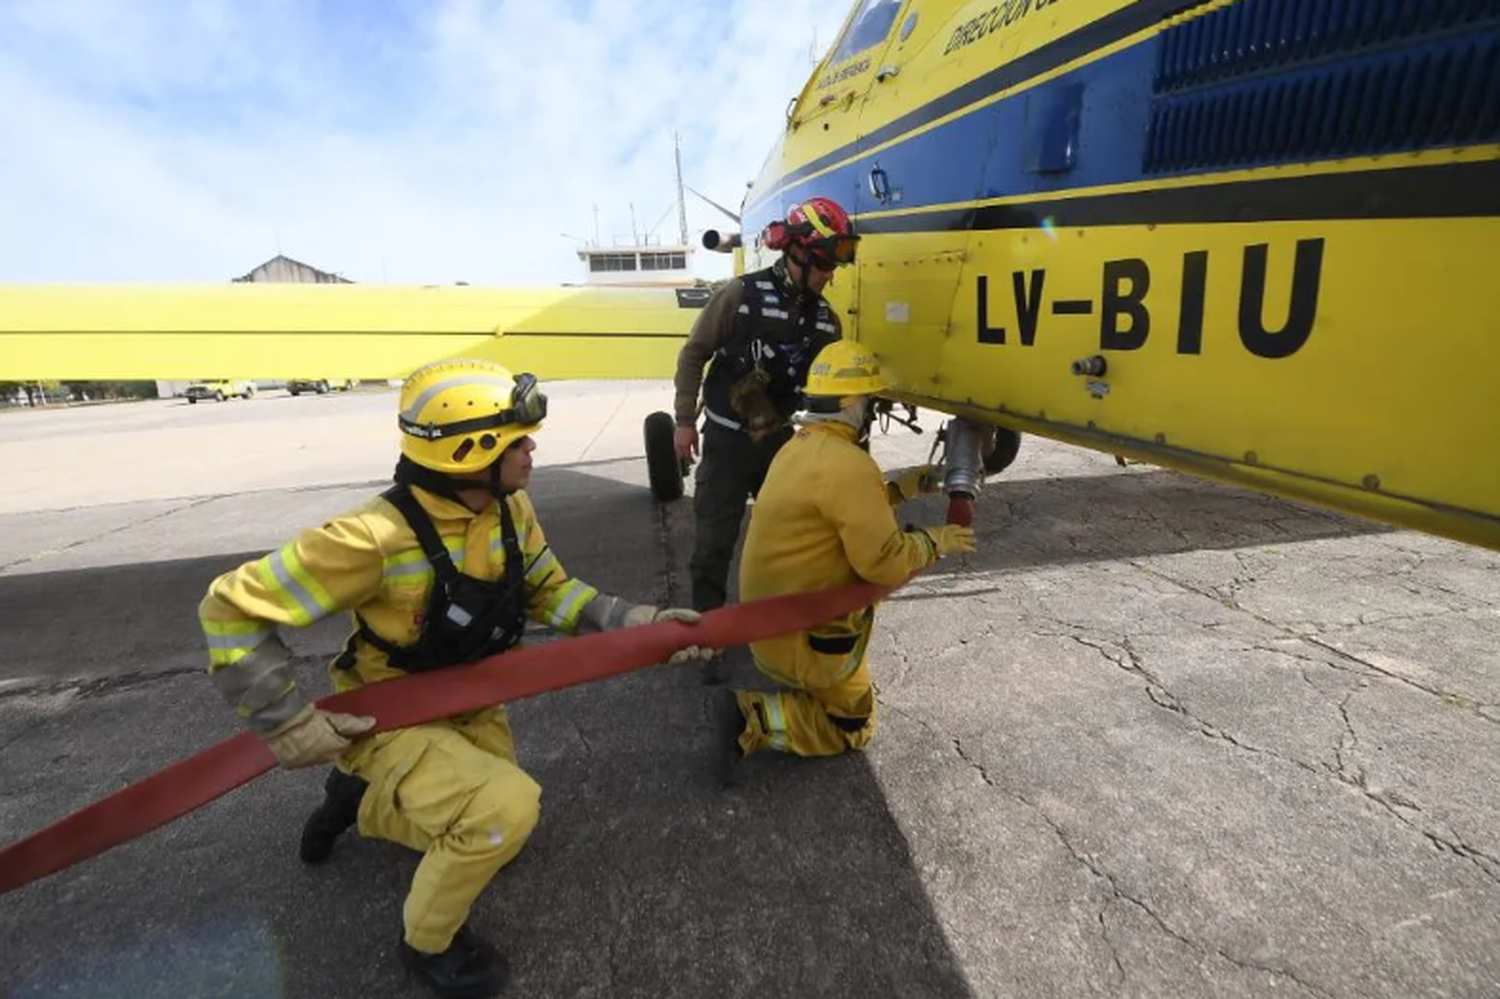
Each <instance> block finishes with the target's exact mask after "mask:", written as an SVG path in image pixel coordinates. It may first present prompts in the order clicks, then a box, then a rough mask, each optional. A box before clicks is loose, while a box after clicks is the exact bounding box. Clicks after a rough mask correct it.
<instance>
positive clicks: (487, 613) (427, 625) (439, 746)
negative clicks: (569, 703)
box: [199, 359, 710, 996]
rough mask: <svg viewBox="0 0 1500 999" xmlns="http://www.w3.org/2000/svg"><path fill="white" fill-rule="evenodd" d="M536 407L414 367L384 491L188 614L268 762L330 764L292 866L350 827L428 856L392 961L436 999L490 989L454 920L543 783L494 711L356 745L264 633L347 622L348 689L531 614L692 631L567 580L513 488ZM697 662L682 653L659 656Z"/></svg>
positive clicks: (506, 854) (237, 574)
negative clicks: (519, 756) (335, 618)
mask: <svg viewBox="0 0 1500 999" xmlns="http://www.w3.org/2000/svg"><path fill="white" fill-rule="evenodd" d="M546 414H547V399H546V396H545V395H543V394H542V392H541V391H540V390H539V388H538V385H537V381H536V379H535V378H534V377H532V376H531V375H526V374H522V375H518V376H516V377H512V376H511V373H510V372H509V371H507V370H506V369H505V368H503V367H501V366H499V365H497V364H493V363H490V362H487V361H479V360H463V359H461V360H447V361H440V362H437V363H434V364H430V365H428V366H426V367H423V368H421V369H419V370H418V371H416V372H414V373H413V374H412V375H411V376H410V377H409V378H408V379H407V380H406V382H405V384H404V385H403V387H402V389H401V396H400V416H399V419H398V424H399V427H400V431H401V457H400V459H399V461H398V462H397V465H396V472H395V477H394V478H395V484H394V485H393V486H391V488H389V489H387V490H386V491H385V492H383V493H381V494H380V495H379V496H378V497H374V498H372V499H371V500H369V501H368V502H366V503H365V504H364V505H362V506H360V507H358V508H356V509H353V510H351V511H349V512H347V513H344V514H342V515H340V516H337V517H334V518H333V519H332V520H330V521H328V522H327V523H325V524H324V525H323V526H322V527H317V528H312V529H309V530H305V531H303V532H301V533H300V534H299V535H298V536H297V537H296V538H295V539H293V540H292V541H290V542H289V543H288V544H286V545H285V546H283V547H282V548H280V549H279V550H277V551H274V552H272V553H270V554H269V555H266V556H265V557H264V558H260V559H257V560H255V561H252V562H247V563H246V564H244V565H242V566H240V567H239V568H238V569H235V570H233V571H232V572H228V573H225V574H224V575H222V576H220V577H219V578H217V579H215V580H214V581H213V583H212V584H211V585H210V586H209V589H208V594H207V596H206V597H205V598H204V599H203V601H202V604H201V605H200V607H199V617H200V620H201V623H202V626H203V631H204V633H205V635H206V636H207V640H208V647H209V672H210V674H211V677H212V680H213V683H214V685H215V686H216V687H217V688H218V689H219V690H220V692H221V693H222V694H223V695H224V697H225V699H226V700H227V701H228V702H229V703H230V705H232V706H233V708H234V709H235V711H236V712H237V713H238V714H239V716H240V717H241V718H242V719H243V720H244V722H245V723H246V724H247V725H248V726H249V727H250V728H251V729H252V730H253V731H255V732H256V733H257V734H258V735H260V737H261V738H263V739H264V740H265V741H266V743H267V744H268V745H269V747H270V749H271V751H272V752H273V753H275V755H276V758H277V760H278V761H279V763H280V765H281V766H283V767H288V768H297V767H306V766H312V765H316V764H320V763H326V762H330V761H332V762H335V763H336V768H335V769H334V770H333V771H332V772H331V773H330V774H329V777H328V780H327V782H326V784H325V788H326V791H327V797H326V799H325V801H324V802H323V804H322V805H321V806H320V807H319V808H318V809H317V810H316V811H315V812H314V813H313V815H312V817H311V818H310V819H309V820H308V822H307V825H306V827H305V828H304V830H303V838H302V856H303V859H304V860H307V861H318V860H322V859H324V858H326V857H327V856H328V855H329V853H330V851H331V850H332V848H333V841H334V839H335V838H336V837H337V836H338V835H339V834H340V833H341V832H342V831H343V830H344V829H345V828H347V827H348V826H349V825H351V824H352V823H354V822H356V821H357V822H358V824H359V831H360V833H362V834H363V835H365V836H369V837H375V838H379V839H386V840H391V841H393V842H396V843H401V844H403V845H405V846H408V847H411V848H412V849H414V850H418V851H420V852H421V853H422V854H423V858H422V861H421V863H420V864H418V866H417V869H416V873H415V875H414V876H413V878H412V883H411V888H410V891H409V893H408V894H407V897H406V904H405V908H404V922H405V933H404V935H403V938H402V940H401V943H400V952H401V956H402V959H403V961H404V962H405V963H406V964H407V966H408V967H409V968H410V969H411V970H412V971H414V972H415V973H416V974H417V975H418V976H419V977H420V978H422V979H423V980H425V981H426V982H427V983H428V984H429V985H431V986H432V987H433V988H434V989H435V990H436V991H437V992H438V993H439V994H441V995H466V996H467V995H476V996H477V995H493V994H495V993H496V992H498V991H499V989H500V987H501V986H502V985H503V983H504V980H505V977H506V965H505V962H504V959H503V958H502V957H501V956H500V955H499V954H498V953H497V952H496V950H495V949H494V948H493V947H491V946H490V945H489V944H487V943H484V942H483V941H481V940H480V939H479V938H478V937H477V936H476V935H475V934H474V933H473V932H471V931H470V929H469V928H468V925H467V919H468V916H469V909H470V906H471V905H472V904H473V902H474V900H475V898H476V897H477V896H478V895H479V892H480V891H481V890H482V889H483V888H484V886H485V885H486V884H487V883H488V882H489V880H490V879H491V878H492V877H493V876H494V875H495V874H496V872H498V871H499V870H500V868H501V867H504V866H505V865H506V864H507V863H509V862H510V861H511V860H512V859H513V858H514V857H515V856H516V855H517V854H518V853H519V852H520V850H521V847H522V846H523V845H524V844H525V842H526V839H527V837H528V835H529V834H530V833H531V830H532V828H533V827H534V826H535V825H536V823H537V820H538V818H539V816H540V797H541V788H540V787H539V786H538V784H537V783H536V781H534V780H533V779H532V778H531V777H530V776H529V775H528V774H527V773H526V772H525V771H524V770H522V769H521V767H520V766H519V764H518V763H517V760H516V750H515V744H514V742H513V740H512V737H511V730H510V722H509V720H508V718H507V715H506V710H505V707H504V705H495V706H493V707H489V708H485V709H482V710H480V711H476V712H474V713H472V714H467V715H461V716H456V717H453V718H448V719H444V720H441V721H436V722H431V723H427V724H422V725H415V726H412V727H410V728H404V729H397V730H392V731H387V732H381V733H379V734H376V735H373V736H369V737H367V738H364V739H360V740H358V741H355V737H357V736H359V735H361V734H362V733H364V732H366V731H367V730H368V729H369V728H370V727H371V726H373V725H374V723H375V720H374V719H373V718H367V717H357V716H353V715H347V714H338V713H331V712H326V711H323V710H321V709H319V708H317V707H315V706H313V705H312V703H311V702H310V701H309V699H308V697H307V696H306V695H305V694H303V692H302V691H301V690H300V689H299V688H298V686H297V684H296V683H295V682H294V681H293V677H292V670H291V663H290V655H289V652H288V649H287V647H286V645H285V644H284V643H283V642H282V640H281V638H280V636H279V635H278V634H277V626H278V625H296V626H302V625H308V624H311V623H313V622H314V621H317V620H319V619H321V618H324V617H327V616H328V615H330V614H334V613H337V612H340V611H346V610H347V611H351V612H352V618H353V620H352V622H351V623H352V625H353V628H354V630H353V632H352V633H351V634H350V636H349V638H348V639H347V641H346V642H345V644H344V648H343V651H342V652H341V654H340V655H339V656H338V657H337V658H336V659H335V660H334V662H333V664H332V666H331V670H330V671H331V673H332V677H333V685H334V687H335V689H336V690H339V691H346V690H351V689H353V688H356V687H360V686H363V685H365V684H370V683H379V682H381V681H383V680H389V679H393V678H395V677H399V676H401V675H403V674H406V673H412V672H422V671H427V670H440V669H443V668H444V667H449V666H454V665H458V664H463V663H469V662H473V661H475V660H477V659H480V658H483V657H485V656H490V655H494V654H496V653H501V652H504V651H506V650H507V649H510V648H513V647H515V646H516V644H517V643H518V642H519V641H520V639H521V634H522V629H523V628H524V626H525V622H526V619H527V618H530V619H531V620H533V621H537V622H541V623H545V624H548V625H551V626H552V627H554V628H557V629H559V630H561V631H563V632H567V633H578V632H584V631H604V630H609V629H614V628H619V627H625V626H631V625H638V624H647V623H650V622H653V621H662V620H677V621H684V622H689V623H693V622H696V621H697V620H698V613H697V612H696V611H692V610H680V609H667V610H659V609H658V608H656V607H653V606H648V605H633V604H630V603H628V602H626V601H625V600H623V599H621V598H619V597H615V596H608V595H606V594H602V593H600V592H599V591H598V590H597V589H595V588H594V587H592V586H589V585H588V584H586V583H584V582H582V581H580V580H577V579H571V578H569V576H568V574H567V573H566V572H565V571H564V570H563V567H562V564H561V563H560V562H559V561H558V558H557V556H556V554H554V553H553V551H552V550H551V549H550V548H549V547H548V544H547V539H546V536H545V535H544V534H543V532H542V527H541V524H540V523H539V522H538V521H537V516H536V512H535V510H534V509H533V508H532V505H531V500H530V499H529V498H528V497H527V495H526V493H525V491H524V490H525V487H526V485H527V484H528V482H529V480H530V477H531V467H532V460H531V453H532V452H533V451H534V450H535V449H536V442H535V441H534V440H533V439H532V437H531V434H533V433H535V432H536V431H537V430H538V429H540V427H541V423H542V420H543V418H544V417H545V416H546ZM709 654H710V653H709V651H708V650H704V649H699V648H698V647H696V646H690V647H688V648H686V649H683V650H681V651H679V652H677V653H674V655H673V656H672V658H671V659H670V660H669V661H670V662H685V661H702V660H703V659H704V658H707V656H708V655H709Z"/></svg>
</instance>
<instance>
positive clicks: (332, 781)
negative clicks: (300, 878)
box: [299, 767, 370, 864]
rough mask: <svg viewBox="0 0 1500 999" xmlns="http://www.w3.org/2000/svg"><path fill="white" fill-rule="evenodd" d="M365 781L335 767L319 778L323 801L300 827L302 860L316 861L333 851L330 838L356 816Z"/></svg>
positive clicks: (326, 856) (357, 815)
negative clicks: (321, 778) (321, 785)
mask: <svg viewBox="0 0 1500 999" xmlns="http://www.w3.org/2000/svg"><path fill="white" fill-rule="evenodd" d="M369 786H370V785H369V783H368V782H366V781H365V780H364V779H363V778H361V777H355V776H353V775H352V774H346V773H344V772H343V771H342V770H340V769H339V768H338V767H334V768H333V769H332V770H330V771H329V772H328V779H327V780H325V781H324V782H323V792H324V794H323V803H322V804H321V805H319V806H318V807H317V808H316V809H315V810H314V811H313V813H312V814H311V815H309V816H308V817H307V823H306V824H305V825H303V827H302V848H301V850H300V851H299V852H300V853H301V856H302V861H303V863H307V864H320V863H322V862H323V861H325V860H327V859H328V858H329V856H330V855H332V853H333V841H334V840H336V839H338V838H339V834H340V833H342V832H343V831H344V830H345V829H348V828H349V827H350V826H352V825H354V823H355V821H356V820H357V819H358V818H359V802H360V799H361V798H363V797H364V796H365V788H367V787H369Z"/></svg>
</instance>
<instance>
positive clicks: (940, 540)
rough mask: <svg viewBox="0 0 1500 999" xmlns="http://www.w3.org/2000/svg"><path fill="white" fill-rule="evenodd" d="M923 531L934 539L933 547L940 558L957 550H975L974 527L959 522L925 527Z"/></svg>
mask: <svg viewBox="0 0 1500 999" xmlns="http://www.w3.org/2000/svg"><path fill="white" fill-rule="evenodd" d="M922 531H923V532H924V533H925V534H926V535H927V536H928V537H929V538H931V539H932V547H933V549H934V550H935V551H936V552H937V556H938V558H942V557H943V556H944V555H952V554H954V553H955V552H971V551H974V528H972V527H963V526H961V525H959V524H943V525H941V526H939V527H924V528H922Z"/></svg>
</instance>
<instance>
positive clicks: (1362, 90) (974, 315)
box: [0, 0, 1500, 550]
mask: <svg viewBox="0 0 1500 999" xmlns="http://www.w3.org/2000/svg"><path fill="white" fill-rule="evenodd" d="M815 194H818V195H824V196H827V197H831V198H833V199H835V200H837V201H839V202H840V203H841V204H842V205H843V206H844V207H845V208H847V209H849V210H850V212H851V214H853V216H854V217H855V224H856V228H857V230H858V231H859V233H860V234H861V236H862V239H861V242H860V245H859V253H858V259H857V261H856V263H855V264H854V265H853V266H852V267H850V268H847V269H846V271H845V272H843V273H841V274H840V276H839V279H838V281H837V282H836V283H835V284H834V285H833V286H832V288H831V292H830V298H831V299H833V300H834V302H835V305H836V306H837V307H839V308H840V309H841V310H842V311H843V312H844V314H845V322H844V325H845V330H846V335H848V336H851V337H855V338H858V339H859V340H861V341H864V342H866V343H868V344H870V345H871V346H872V347H873V348H874V349H875V350H876V351H877V353H878V354H879V355H880V356H881V358H882V360H883V362H884V363H885V364H886V365H887V366H888V367H889V369H890V370H891V371H892V372H893V373H894V375H895V376H896V379H897V389H896V391H895V393H894V396H895V398H896V399H897V400H898V401H899V402H900V403H904V404H907V405H910V406H916V407H921V408H924V409H930V410H933V411H936V412H939V413H943V414H947V415H948V416H950V417H951V419H950V420H949V422H948V423H947V426H946V427H945V428H944V431H943V435H944V439H945V444H946V448H945V455H944V462H945V465H946V470H947V476H948V478H947V483H948V486H949V489H950V491H952V492H953V493H955V494H958V495H973V494H975V493H977V492H978V491H979V489H980V483H981V480H982V478H983V475H984V473H985V472H986V471H995V470H998V469H999V468H1002V467H1004V465H1005V464H1007V463H1008V462H1009V461H1010V459H1011V458H1012V457H1013V456H1014V454H1015V445H1016V444H1017V443H1018V441H1019V434H1020V433H1021V432H1028V433H1034V434H1039V435H1043V436H1047V437H1052V438H1056V439H1059V440H1062V441H1067V442H1070V443H1073V444H1076V445H1080V446H1083V447H1087V448H1093V449H1097V450H1101V451H1104V452H1106V453H1110V454H1116V455H1123V456H1127V457H1135V458H1138V459H1140V460H1142V461H1147V462H1151V463H1153V464H1157V465H1161V466H1165V467H1170V468H1174V469H1178V470H1181V471H1183V472H1187V473H1190V474H1193V475H1199V476H1205V477H1209V478H1213V479H1218V480H1221V481H1226V482H1229V483H1233V484H1236V485H1240V486H1246V487H1249V488H1252V489H1257V490H1262V491H1265V492H1270V493H1276V494H1279V495H1283V496H1287V497H1290V498H1294V499H1298V500H1303V501H1308V502H1313V503H1317V504H1321V505H1324V506H1327V507H1330V508H1333V509H1336V510H1340V511H1343V512H1347V513H1351V514H1355V515H1359V516H1363V517H1368V518H1372V519H1375V520H1378V521H1382V522H1385V523H1389V524H1392V525H1397V526H1401V527H1407V528H1412V529H1416V530H1420V531H1425V532H1429V533H1432V534H1435V535H1440V536H1444V537H1448V538H1453V539H1457V540H1460V541H1464V542H1468V543H1471V544H1476V545H1481V546H1484V547H1487V548H1491V549H1495V550H1500V461H1497V460H1496V459H1495V455H1496V454H1500V406H1497V404H1496V403H1495V402H1494V401H1493V400H1494V399H1495V393H1494V391H1493V389H1492V385H1491V382H1492V379H1493V377H1494V375H1493V372H1495V371H1496V370H1497V369H1500V5H1497V3H1496V2H1495V0H1196V2H1195V0H974V2H960V0H946V2H944V0H857V2H856V3H854V4H853V6H852V9H851V10H850V12H849V14H848V16H847V18H846V20H845V23H844V26H843V30H842V32H841V34H840V36H839V37H838V39H837V41H835V43H834V44H833V45H832V46H831V48H830V50H829V52H828V54H827V55H826V57H825V58H824V60H823V61H822V63H821V64H820V65H819V66H818V67H817V69H816V70H815V71H814V72H813V74H812V75H811V76H810V77H809V79H808V80H807V83H806V85H805V86H804V87H803V89H802V91H801V93H800V94H799V95H798V96H797V97H796V98H795V99H794V100H793V101H792V103H791V105H790V107H789V108H788V114H787V119H786V126H785V130H784V131H783V133H782V135H781V136H780V137H779V138H778V139H777V140H776V142H775V144H774V146H773V147H772V149H771V151H770V154H769V156H768V157H767V159H766V162H765V165H764V167H763V169H762V170H761V173H760V175H759V177H758V178H757V179H756V180H755V181H754V183H753V184H752V186H751V188H750V189H749V191H748V193H747V195H746V197H745V200H744V202H743V204H742V205H741V207H740V211H739V213H738V214H739V225H738V227H737V230H736V231H734V232H728V233H717V232H710V233H707V234H705V237H704V244H705V246H708V247H709V248H711V249H722V250H726V251H729V252H733V253H735V254H736V257H737V259H736V269H737V270H746V269H754V268H756V267H758V266H763V265H764V264H765V263H767V262H768V261H769V259H770V255H769V254H768V253H767V252H766V251H765V249H764V248H763V247H761V246H760V245H759V244H758V241H757V240H758V236H759V234H760V233H761V232H762V231H763V230H764V227H765V226H766V224H767V223H769V222H771V221H773V220H775V219H777V218H780V217H782V215H783V214H784V212H785V211H786V209H787V207H788V206H789V205H791V204H795V203H796V202H798V201H800V200H803V199H805V198H806V197H809V196H811V195H815ZM694 304H696V305H701V304H702V302H701V299H700V300H697V301H696V303H695V302H692V301H678V300H677V298H676V296H675V295H674V294H673V293H672V292H670V291H664V290H654V291H653V290H631V291H626V290H623V289H622V290H613V289H611V290H602V289H557V290H538V291H531V292H513V291H497V290H487V289H482V288H420V289H387V288H366V287H362V286H358V285H343V286H314V287H306V288H302V287H298V288H291V287H277V286H270V285H259V286H254V285H238V286H229V287H223V288H218V287H215V288H192V289H181V288H167V289H150V288H146V289H133V288H126V289H100V288H67V287H56V288H50V289H41V288H10V289H0V356H3V357H4V358H5V361H4V362H0V363H3V365H4V367H5V368H6V369H7V371H8V372H11V373H10V374H9V377H41V376H43V375H46V376H48V377H58V376H59V375H63V376H68V377H85V375H84V374H83V373H82V371H83V368H81V367H80V365H81V364H83V363H84V362H83V359H85V358H90V357H96V358H103V359H107V362H106V361H104V360H101V361H100V362H99V365H98V366H97V367H92V368H89V369H88V370H89V371H90V372H91V373H97V374H98V375H99V376H103V375H104V374H105V369H106V368H107V369H108V372H107V373H108V375H109V377H130V376H132V375H134V376H136V377H171V376H173V375H178V374H180V375H184V376H191V375H196V374H197V373H199V372H202V371H206V370H213V371H236V372H243V373H244V374H246V375H252V374H255V373H256V371H255V366H256V364H257V363H259V362H260V361H261V360H265V361H267V362H268V363H269V360H270V359H274V360H275V361H276V362H277V367H278V370H277V372H275V374H281V373H283V369H285V368H287V367H289V366H291V367H295V368H296V369H298V370H335V369H337V370H339V371H348V372H349V373H350V374H351V375H357V376H367V377H376V376H380V377H393V376H396V375H398V374H401V373H404V372H405V371H407V370H410V369H411V368H412V367H414V366H415V365H416V364H417V363H420V362H421V361H425V360H427V359H430V358H432V357H435V356H443V355H450V354H456V353H474V352H479V353H484V354H487V355H489V356H495V357H498V358H500V359H502V360H504V361H505V362H506V363H509V364H512V365H517V366H520V367H524V368H529V369H531V370H535V371H537V372H538V373H539V374H541V375H543V376H544V377H554V378H555V377H610V376H614V377H621V376H623V377H667V376H669V375H670V373H671V372H672V370H673V361H674V359H675V356H676V351H677V348H678V346H679V345H680V340H681V338H682V337H683V336H685V335H686V333H687V331H688V329H689V328H690V326H691V322H692V319H693V317H694V316H695V315H696V309H695V308H694V307H693V305H694ZM351 336H352V337H357V338H358V342H359V352H360V354H361V355H362V356H361V359H360V363H359V364H358V365H357V366H356V367H353V368H351V367H350V361H349V358H350V350H349V338H350V337H351ZM575 347H582V348H584V349H582V350H576V349H572V348H575ZM293 361H295V364H292V363H291V362H293ZM246 365H249V366H248V367H247V366H246ZM661 418H664V414H662V417H661ZM661 418H658V417H653V420H656V423H655V424H653V423H652V421H651V420H648V426H647V457H648V462H650V463H651V465H652V481H653V488H654V489H655V490H656V491H657V494H658V495H659V496H662V497H663V498H670V496H672V495H674V494H675V495H680V486H681V482H680V478H677V476H678V474H679V473H678V471H677V470H676V468H675V463H674V462H672V460H671V457H670V452H669V450H665V449H664V445H663V433H662V431H663V430H664V427H663V425H662V424H661ZM653 430H655V431H656V432H655V433H654V434H653ZM664 469H667V470H669V471H664Z"/></svg>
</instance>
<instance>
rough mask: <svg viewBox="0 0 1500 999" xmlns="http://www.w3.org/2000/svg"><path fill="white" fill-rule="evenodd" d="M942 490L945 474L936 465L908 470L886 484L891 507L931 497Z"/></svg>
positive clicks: (920, 466) (887, 497)
mask: <svg viewBox="0 0 1500 999" xmlns="http://www.w3.org/2000/svg"><path fill="white" fill-rule="evenodd" d="M942 489H943V472H942V469H940V468H938V467H937V466H936V465H919V466H917V467H916V468H908V469H906V470H905V471H902V472H900V473H898V474H897V475H895V476H894V477H892V479H891V480H890V481H889V482H887V483H886V484H885V493H886V499H888V500H890V503H891V506H897V505H898V504H901V503H905V502H906V501H908V500H914V499H916V498H917V497H918V496H930V495H931V494H933V493H937V492H941V491H942Z"/></svg>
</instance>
